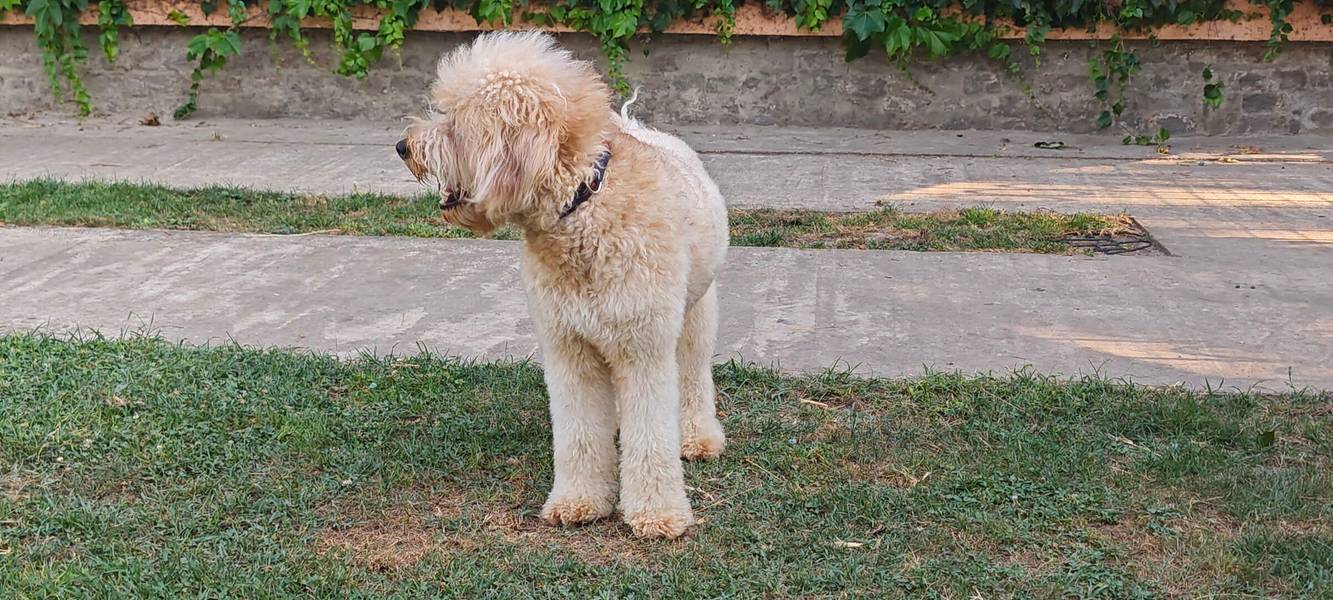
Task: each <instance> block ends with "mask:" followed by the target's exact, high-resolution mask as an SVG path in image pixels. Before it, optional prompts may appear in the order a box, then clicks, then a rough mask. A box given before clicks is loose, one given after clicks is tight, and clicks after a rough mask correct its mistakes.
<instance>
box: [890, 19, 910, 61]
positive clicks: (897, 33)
mask: <svg viewBox="0 0 1333 600" xmlns="http://www.w3.org/2000/svg"><path fill="white" fill-rule="evenodd" d="M888 32H889V34H888V35H886V36H884V51H885V52H887V53H888V55H889V56H898V55H899V54H902V53H904V52H906V51H907V50H908V49H909V48H911V47H912V28H911V27H908V25H907V22H906V21H904V20H902V18H901V17H897V16H895V17H892V18H890V19H889V25H888Z"/></svg>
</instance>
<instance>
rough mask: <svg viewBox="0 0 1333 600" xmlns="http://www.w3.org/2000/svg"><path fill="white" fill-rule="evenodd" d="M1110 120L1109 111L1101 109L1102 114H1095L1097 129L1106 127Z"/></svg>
mask: <svg viewBox="0 0 1333 600" xmlns="http://www.w3.org/2000/svg"><path fill="white" fill-rule="evenodd" d="M1111 121H1112V119H1111V111H1109V110H1104V111H1102V114H1100V115H1097V129H1106V128H1107V127H1110V126H1111Z"/></svg>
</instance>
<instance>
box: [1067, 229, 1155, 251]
mask: <svg viewBox="0 0 1333 600" xmlns="http://www.w3.org/2000/svg"><path fill="white" fill-rule="evenodd" d="M1065 243H1067V244H1069V245H1070V246H1072V247H1074V248H1086V249H1089V250H1092V251H1093V252H1095V253H1097V254H1129V253H1131V252H1139V251H1142V250H1148V249H1150V248H1152V247H1153V241H1152V239H1150V238H1148V237H1147V236H1146V235H1140V234H1137V233H1129V234H1121V235H1114V236H1112V235H1089V236H1074V237H1067V238H1065Z"/></svg>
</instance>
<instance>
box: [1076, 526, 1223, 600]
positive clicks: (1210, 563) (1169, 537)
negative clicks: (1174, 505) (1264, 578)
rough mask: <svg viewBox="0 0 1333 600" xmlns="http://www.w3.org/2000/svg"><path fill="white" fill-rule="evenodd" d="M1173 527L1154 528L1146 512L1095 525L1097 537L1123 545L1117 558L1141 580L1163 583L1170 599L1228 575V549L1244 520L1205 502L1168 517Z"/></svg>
mask: <svg viewBox="0 0 1333 600" xmlns="http://www.w3.org/2000/svg"><path fill="white" fill-rule="evenodd" d="M1159 525H1165V526H1167V527H1169V528H1170V530H1172V531H1173V532H1174V533H1172V531H1165V530H1162V531H1153V527H1152V520H1151V518H1150V517H1148V516H1146V515H1137V516H1133V517H1130V516H1126V517H1125V518H1123V519H1121V520H1120V521H1118V522H1116V523H1112V524H1102V525H1097V526H1095V531H1096V535H1097V537H1099V538H1101V539H1103V540H1104V541H1106V542H1109V543H1111V544H1113V545H1115V546H1118V547H1119V548H1121V550H1122V551H1123V553H1124V556H1123V558H1122V559H1121V560H1120V561H1119V562H1120V563H1121V564H1122V566H1124V567H1126V568H1128V569H1129V570H1131V571H1133V572H1134V573H1135V574H1136V575H1137V576H1138V577H1139V578H1141V579H1144V580H1147V581H1156V582H1158V583H1160V584H1161V585H1162V587H1163V589H1164V590H1165V592H1166V594H1167V596H1168V597H1171V598H1187V597H1194V596H1196V595H1197V594H1198V593H1199V592H1200V591H1201V590H1205V589H1208V586H1209V584H1210V583H1211V582H1216V581H1218V580H1220V579H1222V578H1224V577H1226V575H1227V573H1228V571H1229V569H1230V563H1231V559H1230V558H1229V555H1228V551H1227V548H1228V547H1229V546H1230V545H1231V543H1232V541H1233V540H1235V539H1236V538H1237V537H1238V536H1239V535H1240V534H1241V533H1242V532H1243V530H1244V524H1243V523H1241V522H1239V521H1236V520H1235V519H1232V518H1230V517H1229V516H1227V515H1225V514H1223V513H1221V512H1219V511H1217V510H1216V509H1215V508H1214V507H1212V506H1211V505H1209V504H1206V503H1203V502H1194V503H1192V504H1191V506H1190V507H1189V508H1188V509H1186V510H1185V511H1184V514H1182V515H1180V516H1178V517H1174V518H1171V519H1169V520H1168V521H1167V522H1166V523H1164V524H1160V523H1159Z"/></svg>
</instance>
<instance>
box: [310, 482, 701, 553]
mask: <svg viewBox="0 0 1333 600" xmlns="http://www.w3.org/2000/svg"><path fill="white" fill-rule="evenodd" d="M506 496H509V495H508V494H507V495H506ZM500 500H503V499H500ZM509 504H510V503H508V502H504V501H500V502H478V501H476V500H475V499H472V498H468V497H466V496H465V495H460V496H459V497H456V498H449V499H446V500H443V501H434V502H416V501H402V502H397V503H394V504H391V505H389V506H388V507H386V508H383V509H382V510H378V511H365V510H362V509H358V508H356V507H353V506H351V505H350V503H345V504H344V505H343V506H341V507H335V508H334V509H333V510H332V511H331V512H332V513H333V514H332V515H331V518H332V520H334V521H339V522H342V523H348V525H345V526H334V527H330V528H328V529H326V530H324V531H321V532H320V533H318V534H317V537H316V551H317V552H319V553H320V554H321V555H330V556H335V557H338V558H340V559H342V560H346V561H348V562H350V563H352V564H355V565H358V566H361V567H363V568H367V569H372V570H376V571H381V572H395V571H400V570H403V569H408V568H411V567H414V566H416V565H417V564H419V563H421V562H422V561H424V560H426V559H428V558H430V557H432V556H436V557H441V558H443V559H444V560H448V558H449V557H450V556H455V555H458V554H460V553H465V552H472V551H477V550H478V549H481V548H492V549H494V548H502V547H511V548H519V549H520V550H522V551H527V552H532V551H553V552H556V553H559V554H561V555H567V556H573V557H576V558H578V559H579V560H581V561H583V562H586V563H588V564H593V565H611V564H615V563H619V562H630V563H634V564H648V563H651V562H654V561H655V560H656V558H657V557H659V556H660V555H662V554H663V553H667V554H669V553H671V552H672V550H671V548H672V547H677V548H679V547H682V544H684V543H687V542H681V541H677V542H645V541H643V540H638V539H635V538H634V537H633V536H632V535H631V533H630V529H629V527H627V526H626V525H624V523H622V522H621V520H620V515H618V514H616V515H612V516H611V517H608V518H606V519H602V520H600V521H597V522H596V523H592V524H589V525H585V526H580V527H572V528H562V527H554V526H550V525H547V524H546V523H544V522H542V521H541V520H540V519H538V518H537V517H536V516H533V515H531V514H530V513H529V514H524V513H525V511H523V510H522V507H515V506H510V505H509ZM687 537H688V535H687Z"/></svg>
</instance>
